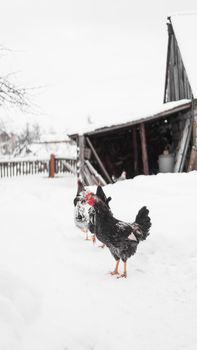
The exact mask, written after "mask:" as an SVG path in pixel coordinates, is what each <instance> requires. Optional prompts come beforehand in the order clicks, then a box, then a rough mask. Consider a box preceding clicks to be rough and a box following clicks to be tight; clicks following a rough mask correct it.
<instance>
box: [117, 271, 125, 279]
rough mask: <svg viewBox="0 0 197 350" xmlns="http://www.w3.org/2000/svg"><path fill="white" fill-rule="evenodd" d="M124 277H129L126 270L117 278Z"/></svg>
mask: <svg viewBox="0 0 197 350" xmlns="http://www.w3.org/2000/svg"><path fill="white" fill-rule="evenodd" d="M122 277H124V278H127V274H126V273H125V272H124V273H122V274H121V275H119V276H118V277H117V278H122Z"/></svg>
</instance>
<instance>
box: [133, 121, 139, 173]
mask: <svg viewBox="0 0 197 350" xmlns="http://www.w3.org/2000/svg"><path fill="white" fill-rule="evenodd" d="M132 142H133V159H134V162H133V163H134V173H135V175H138V173H139V171H138V148H137V135H136V128H135V127H134V128H132Z"/></svg>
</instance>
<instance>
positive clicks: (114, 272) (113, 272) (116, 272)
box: [110, 270, 120, 276]
mask: <svg viewBox="0 0 197 350" xmlns="http://www.w3.org/2000/svg"><path fill="white" fill-rule="evenodd" d="M110 275H112V276H115V275H120V274H119V272H118V271H115V270H114V271H112V272H110Z"/></svg>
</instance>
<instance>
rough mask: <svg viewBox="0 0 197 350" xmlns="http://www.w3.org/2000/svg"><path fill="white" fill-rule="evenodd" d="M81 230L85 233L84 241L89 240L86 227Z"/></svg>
mask: <svg viewBox="0 0 197 350" xmlns="http://www.w3.org/2000/svg"><path fill="white" fill-rule="evenodd" d="M82 231H83V232H84V233H85V241H89V238H88V230H87V229H83V230H82Z"/></svg>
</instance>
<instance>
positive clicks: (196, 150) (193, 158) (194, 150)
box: [187, 146, 197, 172]
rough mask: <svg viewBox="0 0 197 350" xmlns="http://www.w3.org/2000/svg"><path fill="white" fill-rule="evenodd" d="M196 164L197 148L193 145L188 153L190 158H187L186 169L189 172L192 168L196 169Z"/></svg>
mask: <svg viewBox="0 0 197 350" xmlns="http://www.w3.org/2000/svg"><path fill="white" fill-rule="evenodd" d="M196 164H197V148H196V147H195V146H193V147H192V150H191V154H190V160H189V165H188V168H187V171H188V172H189V171H192V170H196Z"/></svg>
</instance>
